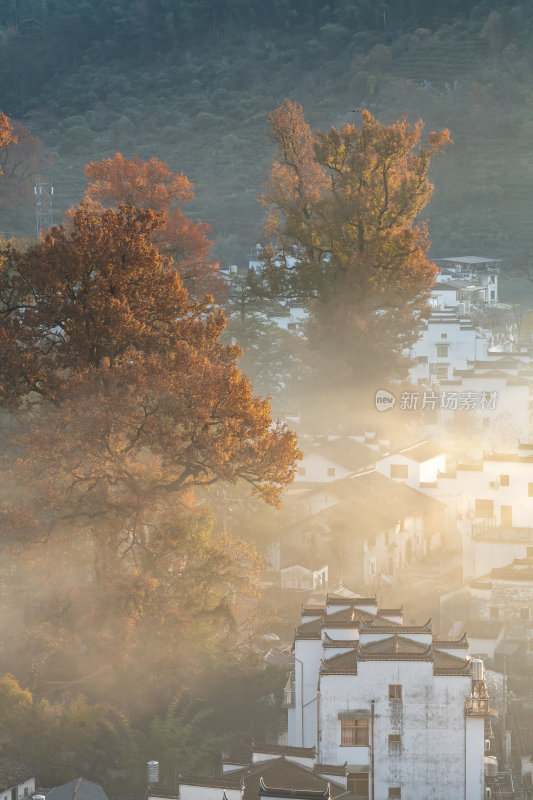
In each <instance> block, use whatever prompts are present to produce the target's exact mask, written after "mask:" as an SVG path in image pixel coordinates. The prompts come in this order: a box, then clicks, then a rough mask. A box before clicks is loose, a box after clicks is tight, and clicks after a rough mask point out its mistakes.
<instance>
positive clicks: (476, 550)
mask: <svg viewBox="0 0 533 800" xmlns="http://www.w3.org/2000/svg"><path fill="white" fill-rule="evenodd" d="M428 446H429V445H428ZM437 449H438V448H437ZM417 451H418V446H415V447H414V448H412V449H411V448H407V449H405V450H402V451H399V452H398V453H392V454H390V455H388V456H384V457H383V458H381V459H379V460H378V461H377V463H376V469H377V471H378V472H381V473H382V474H384V475H388V476H389V477H391V478H392V479H393V480H395V481H396V482H398V483H399V482H402V483H406V484H407V485H409V486H411V487H413V488H414V489H417V490H418V491H420V492H422V493H423V494H426V495H428V496H429V497H432V498H434V499H437V500H439V501H440V502H441V503H443V505H444V506H445V509H446V510H445V515H444V519H445V522H444V538H445V540H446V541H447V542H449V543H452V544H453V543H454V542H455V543H456V544H459V543H461V546H462V550H463V578H464V580H465V581H468V580H470V579H472V578H478V577H480V576H481V575H485V574H486V573H488V572H490V570H491V569H493V568H495V567H505V566H506V565H508V564H510V563H511V562H512V561H513V559H515V558H526V556H527V555H528V553H529V552H533V550H532V548H533V445H527V444H519V445H518V447H517V448H516V450H515V452H508V453H498V452H492V453H484V454H483V456H482V457H481V458H478V459H476V460H469V459H465V460H464V462H461V461H457V460H456V459H455V458H454V459H453V462H452V463H451V464H450V466H449V467H448V466H446V465H445V457H444V454H443V453H442V451H441V453H440V455H439V456H437V457H435V458H433V459H428V460H427V461H425V462H423V464H422V465H423V466H424V467H425V470H424V472H423V473H420V472H419V465H418V462H417V460H416V453H417ZM420 452H424V445H421V446H420ZM428 453H429V454H431V450H430V449H429V450H428ZM421 477H423V478H425V479H426V480H421Z"/></svg>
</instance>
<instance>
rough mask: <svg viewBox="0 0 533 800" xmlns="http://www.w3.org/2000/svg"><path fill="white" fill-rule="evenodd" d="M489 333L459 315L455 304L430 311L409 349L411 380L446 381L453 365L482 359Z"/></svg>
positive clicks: (450, 375)
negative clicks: (418, 335) (418, 336)
mask: <svg viewBox="0 0 533 800" xmlns="http://www.w3.org/2000/svg"><path fill="white" fill-rule="evenodd" d="M490 336H491V334H490V331H488V330H483V329H480V328H476V327H475V326H474V325H473V324H472V321H471V320H470V319H469V318H468V317H466V316H465V315H464V314H463V315H462V316H461V315H459V314H458V307H457V306H455V307H452V308H445V309H442V310H441V309H436V310H434V311H432V313H431V316H430V317H429V319H428V320H427V321H426V322H425V323H424V324H423V325H422V328H421V335H420V338H419V339H418V341H417V342H415V344H414V345H413V347H412V348H411V353H410V355H411V359H412V361H413V366H412V367H411V369H410V372H409V378H410V380H411V382H412V383H416V384H420V385H425V386H429V385H431V384H434V383H438V382H440V381H443V380H448V379H449V378H451V377H452V375H453V370H454V368H456V367H462V368H465V367H466V366H467V362H468V361H469V360H472V359H474V360H475V359H476V358H485V356H486V354H487V349H488V344H489V342H490Z"/></svg>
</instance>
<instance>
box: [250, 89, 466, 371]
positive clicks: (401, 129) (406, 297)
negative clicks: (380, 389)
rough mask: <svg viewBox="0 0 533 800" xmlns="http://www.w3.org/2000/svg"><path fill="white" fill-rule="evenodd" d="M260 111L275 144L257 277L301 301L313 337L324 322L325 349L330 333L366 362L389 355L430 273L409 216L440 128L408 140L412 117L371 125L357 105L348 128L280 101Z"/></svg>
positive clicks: (441, 139) (442, 136) (412, 323)
mask: <svg viewBox="0 0 533 800" xmlns="http://www.w3.org/2000/svg"><path fill="white" fill-rule="evenodd" d="M268 119H269V121H270V123H271V126H272V131H271V133H270V136H271V138H272V139H273V140H274V141H275V142H276V143H277V145H278V152H277V156H276V159H275V161H274V164H273V166H272V170H271V173H270V178H269V181H268V183H267V186H266V190H265V193H264V195H263V196H262V198H261V200H262V202H263V204H264V205H266V206H268V207H269V215H268V219H267V223H266V232H267V235H268V237H269V240H270V246H269V247H267V248H266V251H265V255H266V262H267V263H266V276H267V280H269V281H270V284H271V285H272V286H275V287H276V290H277V291H281V292H286V293H287V294H288V295H290V296H295V295H296V296H299V297H301V298H302V299H305V300H309V301H312V303H313V304H314V321H315V322H316V323H318V326H319V329H320V330H319V331H315V334H314V339H315V341H316V342H320V341H321V340H324V335H325V334H326V338H327V335H328V332H329V333H330V334H331V335H332V336H333V338H334V339H335V340H336V344H335V347H332V349H331V352H339V351H338V350H336V347H337V346H341V345H342V342H344V349H345V350H346V348H347V347H348V348H349V349H350V350H351V351H352V352H353V350H354V347H353V343H354V342H355V341H357V342H358V343H360V344H361V345H363V347H362V350H363V352H364V350H365V346H366V345H368V353H369V354H371V358H370V362H371V363H373V365H374V366H375V364H376V363H380V361H379V358H380V351H381V355H383V354H386V355H387V354H388V355H389V356H392V360H394V359H395V358H396V356H397V355H401V353H402V350H403V349H405V348H406V347H408V346H409V344H410V343H411V342H412V341H413V339H414V338H416V336H417V330H416V328H417V321H418V319H420V317H421V316H422V315H423V314H424V313H426V311H427V298H428V295H429V291H430V289H431V287H432V285H433V283H434V280H435V275H436V268H435V266H434V265H433V264H432V263H431V262H430V261H429V259H428V258H427V256H426V252H427V250H428V247H429V239H428V235H427V229H426V226H425V225H424V224H423V223H421V222H417V218H418V216H419V214H420V212H421V211H422V209H423V208H424V206H425V205H426V204H427V202H428V201H429V198H430V197H431V193H432V190H433V186H432V184H431V183H430V181H429V180H428V178H427V171H428V168H429V164H430V161H431V159H432V158H433V156H434V155H436V154H437V153H439V152H442V151H443V149H444V148H445V147H446V146H447V145H448V144H449V142H450V135H449V132H448V131H446V130H445V131H441V132H440V133H431V134H430V135H429V137H428V145H427V146H420V145H419V142H420V137H421V132H422V127H423V126H422V122H421V121H419V122H417V123H416V124H415V125H410V124H409V123H408V122H407V121H406V119H405V118H402V119H400V120H398V121H397V122H395V123H394V124H393V125H381V124H380V123H379V122H378V121H377V120H376V119H375V118H374V117H373V116H372V114H370V112H369V111H366V110H365V111H364V112H363V118H362V124H361V127H360V128H357V127H356V126H355V125H349V124H347V125H345V126H344V127H343V128H342V130H340V131H339V130H337V129H336V128H334V127H332V128H331V129H330V130H329V131H327V132H326V133H321V132H320V131H318V132H316V133H313V132H312V131H311V129H310V127H309V125H308V123H307V122H306V120H305V118H304V115H303V111H302V107H301V105H299V104H298V103H293V102H291V101H290V100H285V101H284V103H283V104H282V105H281V106H280V107H279V108H277V109H276V110H275V111H273V112H272V113H271V114H269V115H268ZM286 256H291V257H292V258H291V259H289V261H287V260H286V258H285V257H286ZM341 320H342V325H340V324H339V323H340V321H341ZM365 332H368V335H366V333H365ZM312 337H313V333H312ZM331 343H333V342H331ZM363 343H364V344H363ZM356 349H359V350H361V348H359V347H358V348H356ZM376 358H377V359H378V361H377V362H376ZM360 369H361V362H360V361H359V362H358V363H357V364H356V365H355V371H356V373H357V371H358V370H360Z"/></svg>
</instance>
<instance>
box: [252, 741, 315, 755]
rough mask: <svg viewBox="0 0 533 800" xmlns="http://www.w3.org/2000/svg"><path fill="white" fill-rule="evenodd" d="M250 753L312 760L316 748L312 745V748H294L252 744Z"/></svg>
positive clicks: (281, 745)
mask: <svg viewBox="0 0 533 800" xmlns="http://www.w3.org/2000/svg"><path fill="white" fill-rule="evenodd" d="M252 752H253V753H269V754H272V755H277V754H279V755H288V756H300V757H304V758H307V757H308V758H314V757H315V754H316V747H315V746H314V745H313V747H294V746H292V745H289V744H267V743H266V742H259V743H258V742H253V743H252Z"/></svg>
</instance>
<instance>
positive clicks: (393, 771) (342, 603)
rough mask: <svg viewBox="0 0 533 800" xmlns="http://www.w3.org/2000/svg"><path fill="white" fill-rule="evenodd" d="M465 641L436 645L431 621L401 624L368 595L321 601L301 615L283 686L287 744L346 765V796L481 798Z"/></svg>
mask: <svg viewBox="0 0 533 800" xmlns="http://www.w3.org/2000/svg"><path fill="white" fill-rule="evenodd" d="M467 647H468V643H467V641H466V639H465V637H461V639H459V640H458V641H440V640H438V639H434V638H433V635H432V629H431V622H430V621H428V623H426V624H425V625H421V626H405V625H403V624H402V617H401V611H400V610H398V609H389V610H387V609H381V610H380V609H378V607H377V603H376V600H375V598H356V599H354V600H351V601H348V600H346V599H344V600H342V599H338V598H328V602H327V605H326V607H325V608H324V609H316V608H315V609H313V608H311V609H304V610H303V612H302V624H301V625H300V626H299V628H298V629H297V632H296V638H295V643H294V672H293V676H292V683H291V684H290V685H288V688H287V690H286V705H287V707H288V724H289V733H288V741H289V744H291V745H293V746H301V745H302V743H305V744H306V745H307V746H315V747H316V751H317V755H316V758H317V760H318V762H319V763H321V764H332V765H343V764H346V772H347V788H348V791H350V792H352V793H354V794H357V795H359V796H361V797H369V798H370V797H373V798H376V800H378V799H379V800H385V799H386V798H390V797H395V798H402V797H403V798H410V800H427V798H429V797H431V798H435V800H449V798H451V797H453V798H454V799H455V798H464V800H481V799H482V798H483V797H484V774H483V772H484V720H485V717H486V716H487V715H488V714H489V707H488V697H487V693H486V687H485V683H484V680H483V667H482V662H479V661H478V662H476V663H475V666H473V664H472V662H471V660H470V659H469V658H468V657H467Z"/></svg>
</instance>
